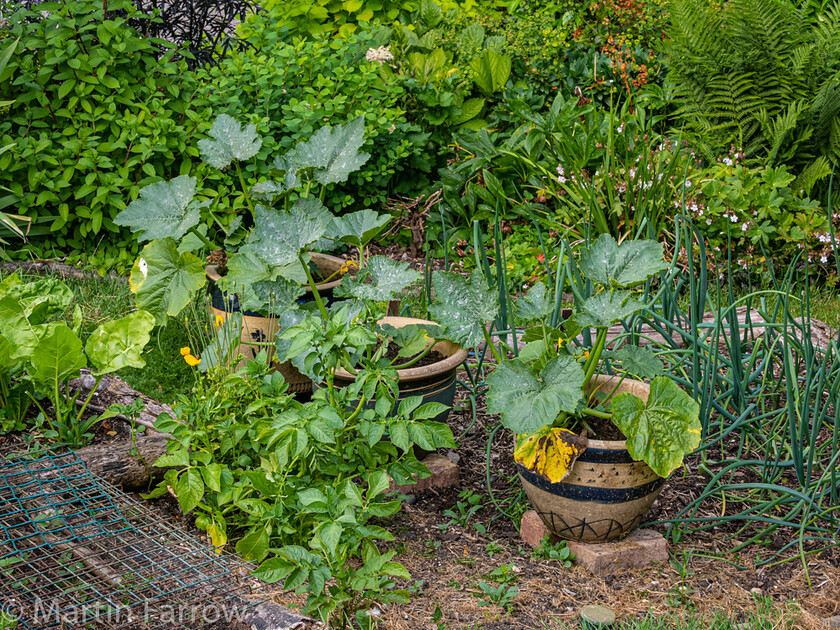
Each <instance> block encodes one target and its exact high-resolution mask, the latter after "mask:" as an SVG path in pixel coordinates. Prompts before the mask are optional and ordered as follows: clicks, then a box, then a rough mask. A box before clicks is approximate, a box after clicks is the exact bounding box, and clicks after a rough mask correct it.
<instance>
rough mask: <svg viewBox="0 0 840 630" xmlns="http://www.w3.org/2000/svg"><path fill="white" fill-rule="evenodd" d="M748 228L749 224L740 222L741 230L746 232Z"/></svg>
mask: <svg viewBox="0 0 840 630" xmlns="http://www.w3.org/2000/svg"><path fill="white" fill-rule="evenodd" d="M749 229H750V226H749V225H748V224H747V223H742V224H741V231H742V232H746V231H747V230H749Z"/></svg>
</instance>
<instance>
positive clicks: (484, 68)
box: [470, 50, 511, 96]
mask: <svg viewBox="0 0 840 630" xmlns="http://www.w3.org/2000/svg"><path fill="white" fill-rule="evenodd" d="M510 67H511V64H510V57H508V56H507V55H500V54H499V53H497V52H493V51H492V50H485V51H484V54H483V55H481V56H480V57H476V58H475V59H473V60H472V61H470V69H471V70H472V71H473V75H474V76H473V78H474V79H475V84H476V85H477V86H478V89H479V90H481V91H482V93H483V94H484V96H492V95H493V93H494V92H498V91H499V90H501V89H502V88H503V87H505V84H506V83H507V80H508V77H509V76H510Z"/></svg>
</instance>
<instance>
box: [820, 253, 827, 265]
mask: <svg viewBox="0 0 840 630" xmlns="http://www.w3.org/2000/svg"><path fill="white" fill-rule="evenodd" d="M820 262H821V263H822V264H825V263H827V262H828V256H826V255H825V254H823V255H822V256H820Z"/></svg>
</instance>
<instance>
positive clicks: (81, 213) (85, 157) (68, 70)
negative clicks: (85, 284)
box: [0, 0, 209, 266]
mask: <svg viewBox="0 0 840 630" xmlns="http://www.w3.org/2000/svg"><path fill="white" fill-rule="evenodd" d="M35 8H36V9H37V10H31V11H30V10H26V9H21V10H19V11H18V12H16V13H15V14H13V15H11V16H9V17H8V20H9V22H10V24H12V26H11V28H10V31H11V35H12V37H19V38H20V42H19V44H18V49H17V54H16V55H15V56H14V57H13V58H12V59H11V60H10V62H9V64H8V66H7V67H6V69H5V71H4V73H3V74H2V75H0V101H4V100H10V99H15V102H14V103H13V104H11V106H10V107H9V110H8V112H7V114H6V115H5V116H4V117H3V119H2V121H0V146H6V145H10V144H11V145H13V146H12V148H11V149H9V150H6V151H5V152H4V153H3V154H2V155H0V185H2V186H5V187H6V188H9V189H11V190H12V191H13V193H14V194H15V195H16V196H17V197H18V199H19V202H18V208H17V210H16V212H17V214H20V215H24V216H27V217H30V218H31V219H32V221H33V227H32V229H31V230H30V236H33V237H35V238H33V240H32V241H31V242H30V243H29V244H27V245H25V246H23V247H22V248H21V249H20V251H19V252H18V255H32V256H48V255H54V254H57V253H62V254H67V255H70V256H71V257H81V258H88V259H89V260H90V261H92V262H95V263H97V264H100V265H107V266H113V265H118V264H123V263H126V262H130V261H131V260H132V259H133V255H132V251H131V248H132V245H131V244H130V243H132V241H131V240H128V239H125V238H124V236H123V235H122V234H121V232H120V230H119V228H118V227H117V226H116V225H114V223H113V220H112V219H113V217H114V216H115V215H116V214H117V212H119V211H120V210H121V209H122V208H124V207H125V205H126V203H128V201H129V200H130V199H133V198H136V196H137V193H138V191H139V190H140V188H142V187H143V186H145V185H146V184H148V183H150V182H152V181H155V180H156V179H158V178H161V177H168V176H172V175H177V174H178V173H186V172H191V171H192V169H193V167H192V164H191V157H192V156H193V155H196V149H195V148H193V147H194V143H193V142H192V137H193V136H194V135H200V134H201V133H202V132H203V130H204V129H205V128H206V127H209V119H208V117H204V116H201V115H199V114H198V113H197V110H198V109H199V107H200V99H196V92H195V87H196V84H195V81H194V80H193V78H192V76H191V74H190V73H188V72H187V71H186V67H185V66H184V65H183V63H181V62H175V61H173V56H174V55H175V53H176V50H175V49H174V48H173V47H171V45H167V44H166V43H165V42H163V41H161V40H156V39H151V38H150V39H144V38H142V37H141V36H140V35H139V33H138V32H137V31H136V30H135V29H133V28H131V27H130V26H128V24H127V18H129V17H130V18H135V19H141V18H142V16H141V15H139V14H138V13H137V12H136V10H135V9H134V7H133V5H132V3H131V2H129V1H128V0H107V1H106V2H104V3H103V2H102V1H100V0H78V1H77V2H64V3H58V2H45V3H41V4H38V5H36V7H35ZM105 8H107V9H108V12H106V11H105V10H104V9H105ZM41 11H48V12H49V13H48V14H46V15H42V14H41ZM158 46H162V47H165V48H166V52H165V53H164V54H162V55H161V54H160V50H159V48H158ZM47 234H48V235H49V240H48V241H47V240H45V239H40V238H38V237H39V236H44V235H47Z"/></svg>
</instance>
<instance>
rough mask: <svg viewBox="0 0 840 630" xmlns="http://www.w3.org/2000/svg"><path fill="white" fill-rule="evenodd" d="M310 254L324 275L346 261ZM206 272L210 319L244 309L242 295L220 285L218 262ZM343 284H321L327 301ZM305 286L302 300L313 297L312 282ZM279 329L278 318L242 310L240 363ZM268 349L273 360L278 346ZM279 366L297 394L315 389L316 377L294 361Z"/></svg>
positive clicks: (292, 390) (290, 387) (332, 272)
mask: <svg viewBox="0 0 840 630" xmlns="http://www.w3.org/2000/svg"><path fill="white" fill-rule="evenodd" d="M310 256H311V258H312V262H314V263H315V265H316V266H317V267H318V270H319V271H320V273H321V275H322V276H325V277H329V276H331V275H333V274H335V273H336V272H337V271H338V270H339V269H340V268H341V266H342V265H343V264H344V262H345V261H343V260H342V259H341V258H337V257H335V256H329V255H327V254H318V253H313V254H310ZM205 272H206V274H207V279H208V284H209V290H210V301H211V306H210V321H211V322H215V321H217V319H216V317H217V316H222V317H223V318H224V317H226V315H227V314H228V313H238V312H240V308H239V298H237V296H235V295H227V294H224V293H223V292H222V291H221V289H219V287H218V286H217V285H216V282H217V281H218V280H219V278H221V276H220V275H219V271H218V268H217V267H216V266H215V265H210V266H208V267H207V268H206V269H205ZM339 284H341V278H339V279H338V280H333V281H332V282H325V283H323V284H319V285H317V286H318V292H319V293H320V294H321V297H322V298H323V299H324V301H325V302H326V303H327V304H329V303H330V302H331V301H332V300H333V289H335V287H337V286H338V285H339ZM305 288H306V295H304V296H303V297H302V298H301V299H300V300H299V301H298V302H299V303H304V302H309V301H311V300H312V299H313V298H312V289H311V288H310V287H308V286H307V287H305ZM278 329H279V327H278V325H277V319H276V318H274V317H264V316H263V315H261V314H260V313H255V312H253V311H242V334H241V336H240V340H241V343H240V344H239V348H238V349H237V353H239V354H241V355H242V356H243V357H244V358H243V359H242V360H241V361H240V362H239V364H238V365H237V366H236V367H237V368H240V367H243V366H244V365H245V362H246V361H247V360H248V359H252V358H254V357H255V356H257V353H259V351H260V350H261V349H262V348H263V347H264V346H259V345H256V344H258V343H263V342H266V341H268V340H271V339H274V337H275V336H276V334H277V331H278ZM266 350H267V351H268V357H269V360H270V359H271V357H272V356H273V355H274V351H275V350H274V347H273V346H270V347H267V348H266ZM275 369H276V370H277V371H278V372H280V374H282V375H283V378H284V379H285V381H286V383H288V385H289V391H290V392H292V393H294V394H305V393H308V392H311V391H312V381H311V380H310V379H309V377H307V376H304V375H303V374H301V373H300V372H299V371H298V370H297V368H295V367H294V366H293V365H292V363H291V361H285V362H283V363H279V364H277V365H276V368H275Z"/></svg>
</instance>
